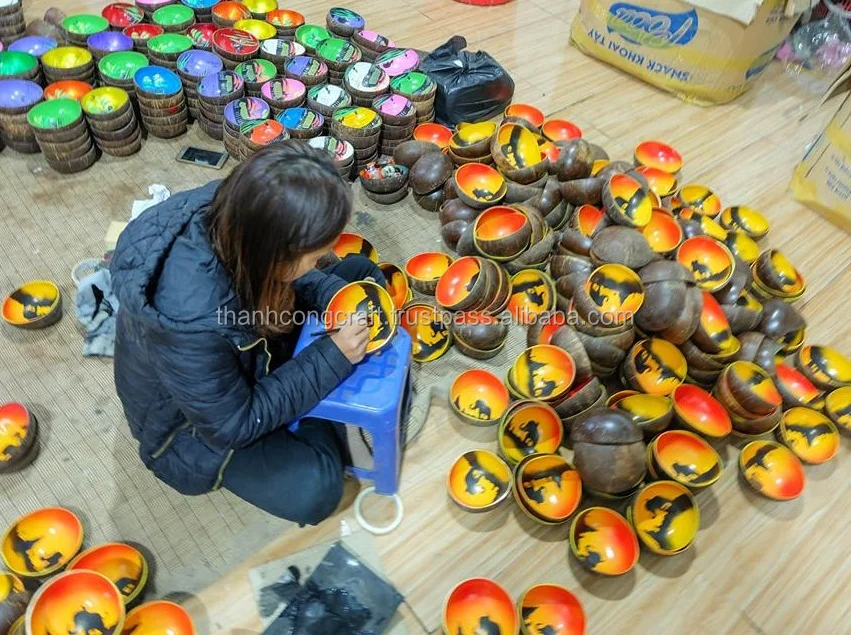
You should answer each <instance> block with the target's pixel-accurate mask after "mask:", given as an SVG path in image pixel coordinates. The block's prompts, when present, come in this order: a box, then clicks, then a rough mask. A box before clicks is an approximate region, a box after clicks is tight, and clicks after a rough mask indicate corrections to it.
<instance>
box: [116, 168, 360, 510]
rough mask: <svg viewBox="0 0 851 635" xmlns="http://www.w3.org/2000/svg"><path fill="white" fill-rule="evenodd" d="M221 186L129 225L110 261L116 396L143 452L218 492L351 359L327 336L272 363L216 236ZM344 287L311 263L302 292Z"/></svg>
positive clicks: (173, 480) (169, 478)
mask: <svg viewBox="0 0 851 635" xmlns="http://www.w3.org/2000/svg"><path fill="white" fill-rule="evenodd" d="M217 186H218V182H213V183H210V184H208V185H206V186H204V187H201V188H198V189H195V190H191V191H188V192H181V193H180V194H176V195H174V196H172V197H171V198H170V199H168V200H167V201H165V202H163V203H161V204H159V205H157V206H155V207H152V208H151V209H149V210H147V211H145V212H144V213H143V214H142V215H141V216H140V217H139V218H137V219H136V220H134V221H132V222H131V223H130V224H129V225H128V226H127V228H126V229H125V230H124V232H122V234H121V237H120V239H119V241H118V245H117V247H116V250H115V253H114V255H113V259H112V264H111V266H110V269H111V272H112V280H113V285H114V288H115V292H116V294H117V297H118V300H119V302H120V308H119V311H118V316H117V329H116V338H115V385H116V389H117V391H118V396H119V397H120V399H121V402H122V404H123V406H124V413H125V415H126V417H127V420H128V422H129V423H130V430H131V432H132V433H133V436H134V437H135V438H136V439H137V440H138V441H139V444H140V445H139V454H140V456H141V458H142V461H143V462H144V463H145V465H146V466H147V467H148V468H149V469H150V470H151V471H153V472H154V474H156V475H157V476H158V477H159V478H160V479H162V480H163V481H164V482H165V483H167V484H168V485H170V486H171V487H173V488H174V489H176V490H177V491H179V492H182V493H184V494H190V495H192V494H202V493H205V492H209V491H210V490H213V489H216V488H217V487H218V486H219V484H220V481H221V476H222V474H223V472H224V469H225V468H226V466H227V462H228V460H229V458H230V456H231V454H232V453H233V452H234V451H235V450H238V449H239V448H242V447H245V446H247V445H250V444H251V443H253V442H254V441H256V440H257V439H259V438H260V437H262V436H264V435H266V434H268V433H270V432H272V431H274V430H276V429H278V428H280V427H282V426H283V425H285V424H287V423H289V422H291V421H293V420H295V419H297V418H299V417H300V416H301V415H303V414H304V413H305V412H306V411H308V410H310V409H311V408H312V407H313V406H314V405H316V403H318V402H319V401H320V400H321V399H322V398H324V397H325V396H326V395H327V394H328V393H329V392H331V391H332V390H333V389H334V388H335V387H336V386H337V384H339V383H340V381H342V380H343V379H344V378H345V377H346V376H348V374H349V373H350V372H351V368H352V367H351V364H350V363H349V361H348V360H347V359H346V357H345V356H343V354H342V353H341V352H340V350H339V349H338V348H337V346H336V345H335V344H334V343H333V342H332V341H331V339H330V338H321V339H319V340H317V341H316V342H314V343H313V344H311V345H310V346H309V347H307V348H306V349H305V350H304V351H302V352H300V353H299V354H298V355H296V356H295V357H293V358H292V359H290V360H289V361H286V362H285V363H283V364H282V365H280V366H279V367H277V368H275V369H274V370H271V372H270V363H271V358H270V352H269V350H270V346H269V343H268V342H267V340H265V339H264V338H261V337H259V336H258V335H257V333H256V331H254V329H253V328H251V327H250V326H245V325H243V326H241V325H240V324H239V320H238V319H237V318H238V316H239V315H240V314H239V311H240V309H241V307H240V304H239V300H238V298H237V296H236V292H235V290H234V288H233V284H232V281H231V279H230V276H229V275H228V273H227V272H226V271H225V268H224V267H223V265H222V264H221V262H220V261H219V259H218V258H217V256H216V255H215V253H214V252H213V249H212V246H211V245H210V241H209V240H208V238H207V233H206V227H205V223H204V218H203V217H204V213H205V211H206V210H207V209H208V207H209V204H210V201H211V200H212V198H213V195H214V194H215V191H216V187H217ZM344 284H345V282H343V280H342V279H340V278H339V277H337V276H334V275H328V274H325V273H322V272H320V271H311V272H310V273H308V274H307V275H305V276H304V277H302V278H301V279H299V280H298V281H297V282H296V283H295V292H296V297H297V298H298V300H299V302H300V305H303V306H305V307H308V308H311V309H316V310H321V307H324V306H326V305H327V302H328V300H329V299H330V297H331V296H332V295H333V294H334V292H336V291H337V290H338V289H339V288H340V287H342V286H343V285H344ZM226 312H232V313H226ZM234 316H237V318H235V317H234Z"/></svg>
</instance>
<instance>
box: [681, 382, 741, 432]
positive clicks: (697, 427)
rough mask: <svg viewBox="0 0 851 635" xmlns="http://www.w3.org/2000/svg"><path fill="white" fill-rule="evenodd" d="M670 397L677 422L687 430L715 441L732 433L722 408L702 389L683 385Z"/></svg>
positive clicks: (727, 417)
mask: <svg viewBox="0 0 851 635" xmlns="http://www.w3.org/2000/svg"><path fill="white" fill-rule="evenodd" d="M671 397H672V399H673V401H674V412H675V413H676V416H677V421H678V422H679V423H680V425H682V426H683V427H684V428H686V429H687V430H690V431H692V432H696V433H698V434H700V435H703V436H706V437H711V438H715V439H720V438H723V437H726V436H727V435H728V434H730V433H731V432H732V431H733V422H732V421H731V420H730V415H729V414H728V413H727V411H726V410H725V409H724V406H722V405H721V402H720V401H718V400H717V399H715V397H713V396H712V395H710V394H709V393H708V392H706V391H705V390H703V389H702V388H698V387H697V386H693V385H692V384H683V385H682V386H679V387H677V389H676V390H674V393H673V394H672V395H671Z"/></svg>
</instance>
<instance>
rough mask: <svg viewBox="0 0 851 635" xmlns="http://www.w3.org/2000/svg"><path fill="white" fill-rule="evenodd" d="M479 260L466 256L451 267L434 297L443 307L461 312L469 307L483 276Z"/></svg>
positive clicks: (441, 279)
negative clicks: (469, 302)
mask: <svg viewBox="0 0 851 635" xmlns="http://www.w3.org/2000/svg"><path fill="white" fill-rule="evenodd" d="M481 272H482V269H481V266H480V264H479V260H478V258H475V257H473V256H466V257H464V258H459V259H458V260H456V261H455V262H453V263H452V265H450V267H449V269H447V270H446V273H444V274H443V275H442V276H441V277H440V280H439V281H438V282H437V287H436V288H435V291H434V297H435V298H436V299H437V301H438V302H439V303H440V305H441V306H442V307H445V308H447V309H449V310H450V311H456V310H457V311H461V310H464V309H465V308H466V307H467V306H468V301H469V299H470V296H471V294H473V292H474V290H475V289H476V288H477V286H478V282H479V279H480V276H481Z"/></svg>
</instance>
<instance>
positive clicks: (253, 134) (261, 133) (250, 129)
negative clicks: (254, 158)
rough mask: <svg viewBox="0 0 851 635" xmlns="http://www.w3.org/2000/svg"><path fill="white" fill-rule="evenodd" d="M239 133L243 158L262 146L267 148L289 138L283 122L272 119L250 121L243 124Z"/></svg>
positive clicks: (257, 150)
mask: <svg viewBox="0 0 851 635" xmlns="http://www.w3.org/2000/svg"><path fill="white" fill-rule="evenodd" d="M239 133H240V140H241V141H242V148H241V156H242V158H243V159H247V158H249V157H250V156H251V155H252V154H254V153H255V152H259V151H260V150H262V149H263V148H268V147H269V146H271V145H274V144H276V143H280V142H281V141H285V140H286V139H289V138H290V135H289V133H288V132H287V129H286V128H284V124H282V123H281V122H279V121H275V120H274V119H267V120H265V121H257V122H252V123H251V124H250V125H245V126H243V127H242V128H241V129H240V131H239Z"/></svg>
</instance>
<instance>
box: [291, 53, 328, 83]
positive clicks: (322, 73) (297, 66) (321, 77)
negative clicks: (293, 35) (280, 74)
mask: <svg viewBox="0 0 851 635" xmlns="http://www.w3.org/2000/svg"><path fill="white" fill-rule="evenodd" d="M284 75H286V76H287V77H289V78H290V79H297V80H298V81H300V82H301V83H302V84H304V85H305V86H316V85H318V84H324V83H325V82H326V81H328V66H327V65H326V64H325V62H322V61H320V60H318V59H316V58H315V57H311V56H310V55H296V56H295V57H291V58H290V59H289V61H288V62H287V63H286V64H285V65H284Z"/></svg>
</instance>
